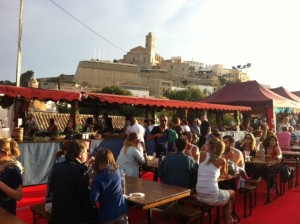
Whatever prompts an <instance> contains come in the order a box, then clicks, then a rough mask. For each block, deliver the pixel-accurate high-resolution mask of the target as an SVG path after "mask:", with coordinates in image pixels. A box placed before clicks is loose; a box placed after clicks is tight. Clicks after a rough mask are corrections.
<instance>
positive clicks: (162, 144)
mask: <svg viewBox="0 0 300 224" xmlns="http://www.w3.org/2000/svg"><path fill="white" fill-rule="evenodd" d="M159 122H160V124H159V125H158V126H155V127H154V128H153V129H152V131H151V133H150V135H148V138H147V140H149V141H151V140H154V141H155V149H154V152H155V153H156V156H157V157H159V156H160V155H161V154H162V153H163V154H167V148H168V139H167V138H166V136H167V132H168V130H169V127H168V118H167V116H166V115H161V116H160V117H159Z"/></svg>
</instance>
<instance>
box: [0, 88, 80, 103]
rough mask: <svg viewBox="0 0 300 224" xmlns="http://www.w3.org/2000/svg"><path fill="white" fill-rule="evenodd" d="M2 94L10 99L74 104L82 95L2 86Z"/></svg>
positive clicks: (0, 92)
mask: <svg viewBox="0 0 300 224" xmlns="http://www.w3.org/2000/svg"><path fill="white" fill-rule="evenodd" d="M0 94H4V95H5V96H8V97H10V98H17V97H20V98H23V99H26V100H32V99H38V100H40V101H48V100H52V101H54V102H56V101H60V100H64V101H67V102H72V101H74V100H78V101H80V99H81V93H79V92H68V91H60V90H48V89H36V88H30V87H17V86H5V85H0Z"/></svg>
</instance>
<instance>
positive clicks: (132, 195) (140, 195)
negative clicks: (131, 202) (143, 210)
mask: <svg viewBox="0 0 300 224" xmlns="http://www.w3.org/2000/svg"><path fill="white" fill-rule="evenodd" d="M129 197H130V198H142V197H145V194H144V193H140V192H137V193H132V194H129Z"/></svg>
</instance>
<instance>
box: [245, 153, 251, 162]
mask: <svg viewBox="0 0 300 224" xmlns="http://www.w3.org/2000/svg"><path fill="white" fill-rule="evenodd" d="M245 161H250V152H248V151H245Z"/></svg>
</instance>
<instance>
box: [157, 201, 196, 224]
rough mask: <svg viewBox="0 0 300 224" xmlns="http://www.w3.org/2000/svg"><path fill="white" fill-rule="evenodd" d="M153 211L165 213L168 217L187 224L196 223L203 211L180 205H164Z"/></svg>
mask: <svg viewBox="0 0 300 224" xmlns="http://www.w3.org/2000/svg"><path fill="white" fill-rule="evenodd" d="M152 211H157V212H163V213H164V214H166V215H169V216H171V217H175V218H176V219H178V220H179V222H180V223H186V222H193V221H194V222H196V221H197V220H198V219H199V218H200V215H201V211H200V210H199V209H196V208H193V207H189V206H183V205H180V204H177V205H176V204H174V203H169V204H164V205H161V206H159V207H155V208H154V209H152Z"/></svg>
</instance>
